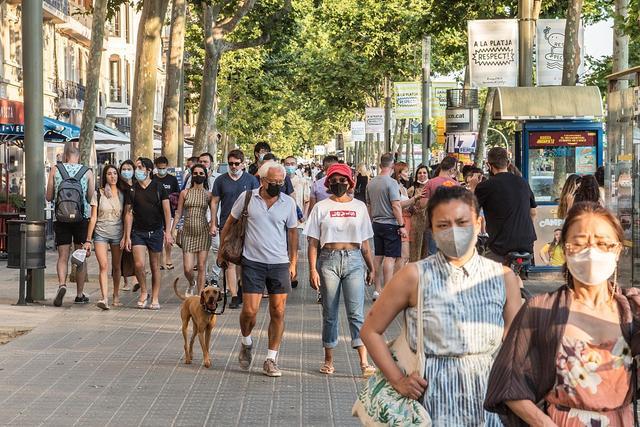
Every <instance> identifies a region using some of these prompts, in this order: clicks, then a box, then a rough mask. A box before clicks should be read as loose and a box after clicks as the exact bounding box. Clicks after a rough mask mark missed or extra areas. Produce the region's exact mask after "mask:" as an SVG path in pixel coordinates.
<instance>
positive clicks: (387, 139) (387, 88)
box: [384, 77, 391, 153]
mask: <svg viewBox="0 0 640 427" xmlns="http://www.w3.org/2000/svg"><path fill="white" fill-rule="evenodd" d="M384 152H385V153H389V152H391V81H390V80H389V78H388V77H385V78H384Z"/></svg>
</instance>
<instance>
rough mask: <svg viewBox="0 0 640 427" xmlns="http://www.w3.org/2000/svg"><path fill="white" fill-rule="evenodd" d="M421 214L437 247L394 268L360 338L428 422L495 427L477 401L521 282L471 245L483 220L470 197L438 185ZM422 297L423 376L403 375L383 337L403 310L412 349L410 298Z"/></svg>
mask: <svg viewBox="0 0 640 427" xmlns="http://www.w3.org/2000/svg"><path fill="white" fill-rule="evenodd" d="M427 216H428V218H429V223H430V224H431V227H432V231H433V236H434V239H435V241H436V243H437V245H438V249H439V252H438V253H437V254H436V255H433V256H430V257H428V258H426V259H424V260H422V261H418V262H417V263H411V264H409V265H407V266H406V267H404V268H403V269H402V270H400V271H399V272H398V273H397V274H396V275H395V276H394V277H393V279H392V280H391V281H390V282H389V284H387V286H386V287H385V289H384V292H383V293H382V294H381V296H380V298H379V299H378V301H376V303H375V304H374V306H373V307H372V308H371V311H370V312H369V314H368V316H367V319H366V321H365V323H364V325H363V327H362V332H361V336H362V340H363V341H364V343H365V345H366V346H367V349H368V350H369V352H370V354H371V357H372V359H373V360H374V361H375V363H376V365H377V366H378V367H379V368H380V369H381V370H382V372H383V373H384V375H385V377H386V378H387V380H388V381H389V382H390V383H391V385H392V386H393V387H394V388H395V389H396V391H398V393H400V394H401V395H403V396H405V397H409V398H412V399H416V400H420V402H421V403H422V404H423V405H424V406H425V408H426V409H427V412H429V415H430V416H431V418H432V420H433V425H434V426H448V427H454V426H500V425H502V424H501V423H500V420H499V419H498V417H497V416H496V415H495V414H490V413H488V412H485V411H484V409H483V407H482V405H483V401H484V397H485V393H486V387H487V379H488V377H489V371H490V370H491V365H492V364H493V357H494V354H495V353H496V352H497V350H498V348H499V347H500V344H501V342H502V338H503V336H505V334H506V331H507V329H508V328H509V325H510V324H511V321H512V320H513V318H514V316H515V314H516V313H517V311H518V309H519V308H520V305H521V300H520V289H519V282H518V280H517V278H516V276H515V274H514V273H513V272H512V271H511V270H510V269H508V268H506V267H503V266H502V265H500V264H498V263H495V262H493V261H490V260H488V259H486V258H483V257H481V256H480V255H478V253H477V252H476V250H475V243H476V239H477V236H478V233H479V232H480V225H481V220H480V216H479V207H478V202H477V200H476V198H475V196H474V195H473V194H472V193H471V192H469V191H468V190H466V189H463V188H461V187H440V188H439V189H438V190H437V191H436V193H435V195H434V196H433V197H432V198H431V199H430V200H429V203H428V206H427ZM418 287H420V288H421V289H422V295H423V316H422V317H423V323H424V324H423V325H421V326H420V327H423V328H424V349H423V351H424V352H425V358H426V366H425V377H424V378H420V377H419V376H418V374H416V373H413V374H411V373H404V372H402V371H401V369H400V368H399V367H398V365H397V364H396V363H395V362H394V360H393V357H392V355H391V353H390V352H389V349H388V347H387V345H386V342H385V339H384V335H383V334H384V332H385V330H386V329H387V328H388V326H389V325H390V324H391V322H392V321H393V319H394V318H395V317H396V315H398V314H399V313H400V312H402V311H406V318H407V325H408V334H409V336H408V339H409V342H410V345H411V346H412V347H413V349H414V350H415V347H416V344H415V343H416V326H417V325H416V320H415V319H416V311H415V306H416V301H417V300H416V299H417V295H418Z"/></svg>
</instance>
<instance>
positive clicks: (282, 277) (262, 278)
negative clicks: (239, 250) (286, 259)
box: [242, 258, 291, 295]
mask: <svg viewBox="0 0 640 427" xmlns="http://www.w3.org/2000/svg"><path fill="white" fill-rule="evenodd" d="M265 288H266V289H267V292H269V295H274V294H289V293H290V292H291V277H290V276H289V263H287V264H264V263H261V262H255V261H251V260H248V259H246V258H242V293H243V294H262V293H264V289H265Z"/></svg>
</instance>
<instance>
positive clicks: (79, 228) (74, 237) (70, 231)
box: [53, 219, 89, 246]
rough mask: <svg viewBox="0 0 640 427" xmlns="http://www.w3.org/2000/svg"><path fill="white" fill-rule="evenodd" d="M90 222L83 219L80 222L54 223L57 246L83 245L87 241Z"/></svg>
mask: <svg viewBox="0 0 640 427" xmlns="http://www.w3.org/2000/svg"><path fill="white" fill-rule="evenodd" d="M88 227H89V220H88V219H83V220H82V221H80V222H60V221H55V222H54V223H53V230H54V232H55V233H56V237H55V242H56V246H64V245H70V244H71V243H73V244H76V245H82V244H83V243H84V242H85V241H86V240H87V228H88Z"/></svg>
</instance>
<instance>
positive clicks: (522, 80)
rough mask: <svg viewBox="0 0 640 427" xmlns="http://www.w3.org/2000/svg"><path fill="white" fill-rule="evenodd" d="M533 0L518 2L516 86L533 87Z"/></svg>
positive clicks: (520, 0)
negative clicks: (517, 68)
mask: <svg viewBox="0 0 640 427" xmlns="http://www.w3.org/2000/svg"><path fill="white" fill-rule="evenodd" d="M534 32H535V21H534V19H533V0H518V33H519V34H518V40H519V42H518V43H519V45H520V46H519V50H518V52H519V53H518V67H519V70H518V71H519V72H518V85H519V86H527V87H528V86H533V33H534Z"/></svg>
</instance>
